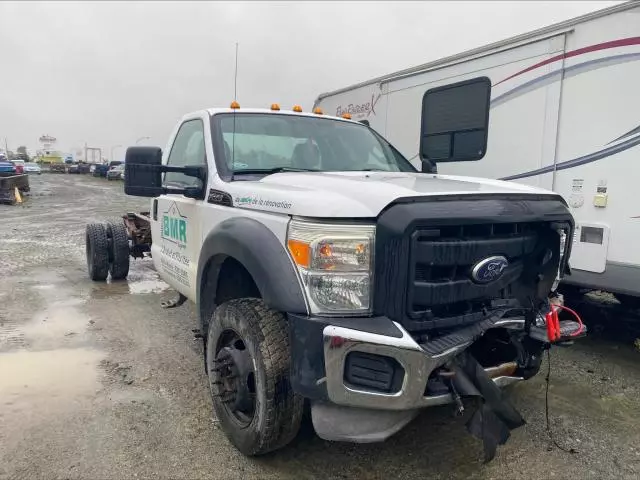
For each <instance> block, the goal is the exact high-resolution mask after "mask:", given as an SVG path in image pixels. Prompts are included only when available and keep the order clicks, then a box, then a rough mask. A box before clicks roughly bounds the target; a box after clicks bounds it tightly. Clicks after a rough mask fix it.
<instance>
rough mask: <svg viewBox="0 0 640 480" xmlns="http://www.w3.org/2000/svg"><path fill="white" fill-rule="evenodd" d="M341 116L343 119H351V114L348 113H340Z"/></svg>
mask: <svg viewBox="0 0 640 480" xmlns="http://www.w3.org/2000/svg"><path fill="white" fill-rule="evenodd" d="M342 118H344V119H345V120H351V114H350V113H343V114H342Z"/></svg>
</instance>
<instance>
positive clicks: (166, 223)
mask: <svg viewBox="0 0 640 480" xmlns="http://www.w3.org/2000/svg"><path fill="white" fill-rule="evenodd" d="M162 238H164V239H165V240H168V241H169V242H172V243H175V244H176V245H178V246H179V247H180V248H184V247H185V246H186V245H187V217H185V216H184V215H182V214H181V213H180V210H179V209H178V205H176V203H175V202H173V203H172V204H171V206H170V207H169V209H168V210H167V211H166V212H164V213H163V214H162Z"/></svg>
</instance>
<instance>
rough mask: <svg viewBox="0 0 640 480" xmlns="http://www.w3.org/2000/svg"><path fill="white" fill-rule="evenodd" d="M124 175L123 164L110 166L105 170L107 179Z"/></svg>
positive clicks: (117, 178) (119, 178)
mask: <svg viewBox="0 0 640 480" xmlns="http://www.w3.org/2000/svg"><path fill="white" fill-rule="evenodd" d="M123 177H124V165H123V164H120V165H116V166H114V167H111V168H110V169H109V171H108V172H107V180H121V179H122V178H123Z"/></svg>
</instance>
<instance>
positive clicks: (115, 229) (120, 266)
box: [107, 223, 129, 280]
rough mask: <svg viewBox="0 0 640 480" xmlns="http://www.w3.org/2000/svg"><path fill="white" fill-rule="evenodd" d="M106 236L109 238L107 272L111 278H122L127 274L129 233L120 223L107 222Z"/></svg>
mask: <svg viewBox="0 0 640 480" xmlns="http://www.w3.org/2000/svg"><path fill="white" fill-rule="evenodd" d="M107 236H108V238H109V239H110V240H111V249H110V251H109V273H110V274H111V279H112V280H123V279H125V278H127V275H129V235H128V233H127V229H126V228H125V226H124V225H123V224H121V223H108V224H107Z"/></svg>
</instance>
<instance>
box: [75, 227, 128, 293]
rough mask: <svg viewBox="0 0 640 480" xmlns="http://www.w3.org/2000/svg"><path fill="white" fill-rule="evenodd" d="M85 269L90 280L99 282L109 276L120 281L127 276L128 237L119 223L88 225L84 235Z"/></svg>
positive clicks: (125, 230)
mask: <svg viewBox="0 0 640 480" xmlns="http://www.w3.org/2000/svg"><path fill="white" fill-rule="evenodd" d="M85 244H86V253H87V269H88V271H89V277H90V278H91V280H94V281H97V282H101V281H104V280H106V279H107V277H108V276H109V274H111V279H112V280H122V279H125V278H127V275H128V274H129V237H128V235H127V229H126V228H125V226H124V225H122V224H119V223H107V224H103V223H90V224H89V225H87V230H86V234H85Z"/></svg>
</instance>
